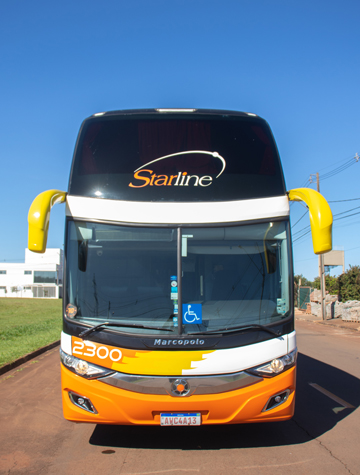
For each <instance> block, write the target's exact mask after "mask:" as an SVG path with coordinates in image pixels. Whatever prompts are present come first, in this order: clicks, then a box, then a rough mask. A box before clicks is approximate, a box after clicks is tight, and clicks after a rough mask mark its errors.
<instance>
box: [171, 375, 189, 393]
mask: <svg viewBox="0 0 360 475" xmlns="http://www.w3.org/2000/svg"><path fill="white" fill-rule="evenodd" d="M189 392H190V384H189V383H188V381H186V379H176V380H175V381H174V382H173V383H172V385H171V393H172V394H173V395H174V396H180V397H183V396H187V395H188V394H189Z"/></svg>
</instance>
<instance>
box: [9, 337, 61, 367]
mask: <svg viewBox="0 0 360 475" xmlns="http://www.w3.org/2000/svg"><path fill="white" fill-rule="evenodd" d="M58 345H60V340H57V341H54V343H50V344H49V345H46V346H43V347H42V348H39V349H38V350H35V351H33V352H32V353H28V354H27V355H25V356H22V357H21V358H19V359H18V360H15V361H12V362H11V363H8V364H6V365H5V366H3V367H2V368H0V375H2V374H4V373H7V372H8V371H11V370H12V369H14V368H17V367H18V366H20V365H22V364H24V363H26V362H27V361H29V360H32V359H33V358H36V357H37V356H39V355H42V354H43V353H45V352H46V351H48V350H51V349H52V348H55V347H56V346H58Z"/></svg>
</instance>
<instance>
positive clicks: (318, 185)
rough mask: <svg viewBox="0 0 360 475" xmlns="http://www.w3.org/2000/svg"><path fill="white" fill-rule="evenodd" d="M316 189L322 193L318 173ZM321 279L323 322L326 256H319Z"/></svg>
mask: <svg viewBox="0 0 360 475" xmlns="http://www.w3.org/2000/svg"><path fill="white" fill-rule="evenodd" d="M312 176H313V175H310V183H312ZM316 188H317V191H318V192H319V193H320V179H319V173H316ZM319 278H320V291H321V316H322V319H323V320H326V304H325V269H324V254H319Z"/></svg>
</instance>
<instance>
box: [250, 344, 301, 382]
mask: <svg viewBox="0 0 360 475" xmlns="http://www.w3.org/2000/svg"><path fill="white" fill-rule="evenodd" d="M296 357H297V349H295V350H294V351H292V352H291V353H288V354H287V355H285V356H281V357H280V358H274V359H273V360H272V361H269V362H268V363H265V364H263V365H261V366H256V367H255V368H251V369H248V370H246V371H247V372H248V373H252V374H255V375H257V376H263V377H265V378H266V377H267V378H271V377H273V376H276V375H277V374H280V373H282V372H283V371H286V370H287V369H289V368H291V366H294V364H295V363H296Z"/></svg>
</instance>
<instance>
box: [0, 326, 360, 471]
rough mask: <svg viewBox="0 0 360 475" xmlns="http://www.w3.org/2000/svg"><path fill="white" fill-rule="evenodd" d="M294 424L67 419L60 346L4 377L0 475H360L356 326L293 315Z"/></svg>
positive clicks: (0, 407) (0, 383)
mask: <svg viewBox="0 0 360 475" xmlns="http://www.w3.org/2000/svg"><path fill="white" fill-rule="evenodd" d="M297 331H298V348H299V351H300V354H299V360H298V383H297V384H298V386H297V388H298V391H297V402H296V412H295V416H294V418H293V419H292V420H291V421H288V422H281V423H268V424H246V425H232V426H221V427H217V426H216V427H215V426H210V427H209V426H208V427H205V426H203V427H192V428H191V427H176V428H172V427H166V428H165V427H120V426H100V425H99V426H96V425H93V424H73V423H71V422H67V421H65V420H64V419H63V417H62V410H61V399H60V374H59V373H60V372H59V364H60V363H59V355H58V348H55V349H53V350H50V351H48V352H47V353H45V354H43V355H42V356H40V357H37V358H36V359H34V360H32V361H29V362H27V363H26V364H24V365H22V366H20V367H19V368H17V369H15V370H13V371H11V372H9V373H6V374H4V375H2V376H1V377H0V400H1V405H0V474H11V475H17V474H26V475H30V474H49V475H60V474H61V475H93V474H94V475H95V474H96V475H98V474H101V475H108V474H121V475H135V474H136V475H152V474H159V475H162V474H164V475H167V474H169V475H172V474H173V475H196V474H199V475H201V474H207V475H211V474H227V475H232V474H239V473H242V474H249V475H253V474H254V475H255V474H260V475H266V474H275V473H276V474H277V475H282V474H287V475H288V474H326V475H331V474H336V475H341V474H353V475H355V474H360V446H359V442H360V430H359V427H360V409H359V404H360V360H359V358H360V332H355V331H351V330H346V329H341V328H334V327H327V326H324V325H318V324H316V323H311V322H306V321H297Z"/></svg>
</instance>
